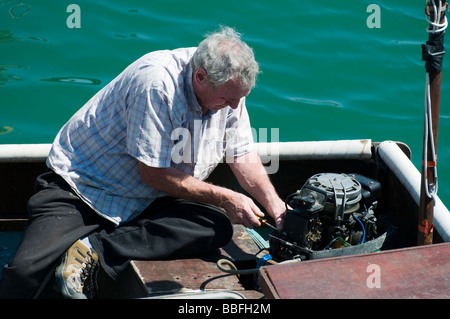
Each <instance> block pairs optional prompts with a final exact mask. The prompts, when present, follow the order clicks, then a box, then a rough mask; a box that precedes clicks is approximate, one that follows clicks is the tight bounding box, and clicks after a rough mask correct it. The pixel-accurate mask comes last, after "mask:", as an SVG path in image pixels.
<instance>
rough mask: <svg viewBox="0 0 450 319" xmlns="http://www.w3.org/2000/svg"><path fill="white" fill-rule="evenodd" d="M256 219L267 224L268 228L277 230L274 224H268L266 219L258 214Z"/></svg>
mask: <svg viewBox="0 0 450 319" xmlns="http://www.w3.org/2000/svg"><path fill="white" fill-rule="evenodd" d="M258 220H259V221H260V222H261V223H263V224H264V225H266V226H269V227H270V228H272V229H274V230H276V231H278V229H277V228H276V227H275V226H273V225H271V224H269V222H268V221H267V219H263V218H261V217H259V216H258Z"/></svg>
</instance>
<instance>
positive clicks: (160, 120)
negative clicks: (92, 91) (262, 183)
mask: <svg viewBox="0 0 450 319" xmlns="http://www.w3.org/2000/svg"><path fill="white" fill-rule="evenodd" d="M195 50H196V48H184V49H177V50H172V51H169V50H165V51H156V52H152V53H148V54H146V55H144V56H143V57H141V58H140V59H138V60H137V61H135V62H134V63H132V64H131V65H130V66H128V67H127V68H126V69H125V70H124V71H123V72H122V73H121V74H120V75H118V76H117V77H116V78H115V79H114V80H113V81H111V82H110V83H109V84H108V85H106V86H105V87H104V88H103V89H102V90H100V91H99V92H98V93H97V94H96V95H94V96H93V97H92V98H91V99H90V100H89V101H88V102H87V103H86V104H85V105H84V106H83V107H82V108H81V109H80V110H78V112H77V113H75V114H74V115H73V116H72V118H71V119H70V120H69V121H68V122H67V123H66V124H65V125H64V126H63V128H62V129H61V130H60V131H59V133H58V135H57V136H56V138H55V141H54V142H53V145H52V148H51V151H50V154H49V157H48V159H47V165H48V167H49V168H51V169H52V170H54V171H55V172H56V173H57V174H59V175H61V176H62V177H63V178H64V179H65V180H66V181H67V183H68V184H69V185H70V186H71V187H72V188H73V189H74V191H75V192H76V193H77V194H78V195H79V196H80V197H81V198H82V199H83V200H84V201H85V202H86V203H87V204H88V205H89V206H91V207H92V208H93V209H94V210H95V211H96V212H97V213H99V214H100V215H102V216H103V217H105V218H107V219H109V220H110V221H112V222H114V223H116V224H120V223H122V222H126V221H129V220H131V219H133V218H134V217H136V216H137V215H139V214H140V213H141V212H142V211H143V210H144V209H145V208H146V207H147V206H148V205H149V204H151V203H152V202H153V201H154V200H155V199H156V198H158V197H161V196H165V195H166V194H164V193H163V192H161V191H158V190H157V189H155V188H153V187H150V186H149V185H148V184H146V183H145V182H144V181H143V180H142V178H141V176H140V171H139V166H138V161H140V162H142V163H144V164H146V165H148V166H151V167H163V168H164V167H165V168H167V167H174V168H177V169H178V170H180V171H182V172H184V173H186V174H189V175H191V176H194V177H195V178H197V179H199V180H204V179H206V178H207V177H208V176H209V174H210V173H211V172H212V171H213V170H214V168H215V167H216V166H217V165H218V163H220V162H222V161H224V159H225V158H230V157H238V156H241V155H244V154H246V153H248V152H249V151H251V150H252V149H253V147H254V146H253V136H252V132H251V127H250V121H249V118H248V113H247V110H246V106H245V98H242V99H241V101H240V103H239V106H238V107H237V108H236V109H234V110H233V109H231V108H230V107H225V108H223V109H221V110H218V111H215V112H211V111H209V112H207V113H204V114H203V113H202V110H201V107H200V105H199V104H198V102H197V99H196V96H195V94H194V89H193V86H192V67H191V64H190V60H191V57H192V55H193V54H194V52H195Z"/></svg>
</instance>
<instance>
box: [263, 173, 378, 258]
mask: <svg viewBox="0 0 450 319" xmlns="http://www.w3.org/2000/svg"><path fill="white" fill-rule="evenodd" d="M380 195H381V184H380V183H379V182H378V181H376V180H373V179H370V178H367V177H364V176H362V175H358V174H348V175H347V174H336V173H321V174H317V175H314V176H312V177H311V178H309V179H308V180H307V181H306V183H305V184H304V185H303V187H302V188H301V189H300V190H298V191H297V192H295V193H293V194H291V195H289V196H288V198H287V199H286V217H285V221H284V226H283V227H284V228H283V231H282V232H281V233H280V232H274V233H272V234H271V235H270V236H269V246H270V253H271V255H272V256H273V258H274V259H278V260H286V259H292V258H300V259H302V260H305V259H314V258H324V257H331V256H333V250H335V249H340V248H343V249H344V248H347V247H353V246H356V245H364V244H365V243H368V242H370V241H371V240H372V239H374V238H377V237H378V236H379V235H378V233H377V219H376V217H375V210H376V207H377V200H378V199H379V197H380ZM370 249H373V245H371V248H370ZM318 251H320V253H319V254H316V253H315V252H318ZM359 251H360V249H359ZM327 252H330V253H329V254H328V253H327ZM349 253H351V252H349ZM342 254H346V253H345V252H344V253H342ZM334 255H335V254H334Z"/></svg>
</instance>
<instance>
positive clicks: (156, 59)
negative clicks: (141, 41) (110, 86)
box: [126, 48, 196, 87]
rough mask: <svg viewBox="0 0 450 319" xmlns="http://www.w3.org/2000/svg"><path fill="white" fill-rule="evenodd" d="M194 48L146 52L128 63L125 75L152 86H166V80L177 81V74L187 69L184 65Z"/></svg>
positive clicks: (189, 58)
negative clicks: (131, 62)
mask: <svg viewBox="0 0 450 319" xmlns="http://www.w3.org/2000/svg"><path fill="white" fill-rule="evenodd" d="M195 50H196V48H181V49H175V50H159V51H153V52H150V53H147V54H145V55H144V56H142V57H141V58H139V59H138V60H136V61H135V62H134V63H133V64H131V65H130V67H129V68H128V70H127V71H128V72H126V73H127V74H126V76H131V77H133V78H134V79H135V81H137V82H141V83H144V82H145V83H147V84H150V83H151V84H152V85H151V86H152V87H159V86H167V85H168V82H174V81H175V82H176V81H178V80H179V76H180V75H182V74H183V73H185V72H186V71H187V69H186V66H187V65H188V64H189V62H190V60H191V58H192V55H193V54H194V52H195ZM174 84H175V85H176V83H174ZM169 86H172V85H169Z"/></svg>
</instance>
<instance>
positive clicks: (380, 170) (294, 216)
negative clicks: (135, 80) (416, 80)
mask: <svg viewBox="0 0 450 319" xmlns="http://www.w3.org/2000/svg"><path fill="white" fill-rule="evenodd" d="M50 147H51V145H50V144H32V145H0V172H1V173H0V174H1V176H2V177H3V180H4V181H9V183H2V185H1V186H0V187H1V191H0V196H1V203H2V206H1V210H0V230H1V232H2V236H4V237H3V238H6V237H5V236H7V234H10V235H11V236H12V238H13V240H14V238H16V239H15V240H19V239H20V235H19V236H17V235H16V234H20V233H21V232H22V231H23V229H24V226H25V223H26V220H27V210H26V206H27V201H28V198H29V197H30V196H31V195H32V194H33V184H34V180H35V178H36V177H37V176H38V175H39V174H40V173H42V172H44V171H45V170H46V169H47V168H46V164H45V160H46V157H47V155H48V152H49V150H50ZM257 149H258V153H259V155H260V157H261V160H262V162H263V163H264V165H265V167H266V170H267V171H268V172H269V173H270V178H271V180H272V183H273V184H274V186H275V188H276V189H277V191H278V193H279V194H280V196H281V197H282V198H287V203H289V205H290V206H287V207H289V211H288V213H289V214H290V215H289V216H291V217H290V219H289V220H287V221H288V224H289V225H285V229H286V232H284V233H283V234H281V233H279V232H277V231H275V230H272V229H271V228H270V227H269V226H265V225H264V224H263V225H262V227H261V228H259V229H254V230H250V229H247V228H244V227H242V226H239V225H235V226H234V227H235V229H234V230H235V231H234V236H233V239H232V241H231V242H230V243H229V244H228V245H227V246H225V247H223V248H221V249H220V250H218V251H217V252H213V253H211V254H209V255H206V256H198V258H190V259H177V260H155V261H148V260H134V261H132V262H130V265H129V267H128V268H127V270H126V271H125V272H124V273H123V274H122V275H121V277H120V278H119V279H118V280H117V281H112V280H110V279H109V278H108V276H106V275H105V274H102V273H100V275H99V297H100V298H232V299H236V298H247V299H261V298H291V297H294V298H295V297H305V296H304V295H303V296H301V295H299V294H298V291H305V289H299V288H298V287H299V283H300V282H303V284H305V282H309V283H310V285H313V286H314V283H315V281H314V280H312V279H311V278H309V280H306V281H305V280H299V281H296V280H295V278H296V277H298V278H301V277H302V276H305V274H311V272H312V271H313V270H314V271H318V270H317V269H328V270H327V271H328V274H329V275H331V277H333V278H341V279H340V280H341V282H339V283H337V285H340V286H337V287H335V288H339V289H338V290H335V289H334V291H339V292H340V294H341V296H343V295H344V294H345V293H346V292H345V291H346V289H344V288H343V287H344V286H351V285H350V283H352V282H355V277H354V275H352V274H345V271H349V270H352V269H355V268H354V267H353V266H348V267H346V266H345V262H348V263H350V264H349V265H353V264H354V263H355V259H356V260H359V259H361V258H362V259H363V260H364V258H369V259H370V258H372V259H371V260H372V261H371V262H370V264H377V265H379V266H380V267H381V271H382V278H383V279H382V283H381V288H376V289H375V290H374V289H369V288H367V287H366V290H367V292H368V293H371V294H372V295H373V294H374V293H376V294H377V295H376V296H383V295H384V296H387V295H385V294H383V293H382V290H383V285H386V284H387V282H385V281H386V280H387V279H386V278H388V277H389V276H394V277H395V274H396V273H398V271H399V270H398V269H396V268H395V267H394V266H392V265H390V264H389V265H390V266H389V268H388V266H385V268H383V267H384V266H383V265H384V264H383V263H384V262H385V263H393V262H397V263H398V264H399V265H403V264H402V262H405V258H406V257H404V254H407V252H409V251H410V250H413V251H414V253H413V256H415V257H414V262H413V263H411V264H410V267H412V265H415V267H412V269H411V271H414V272H416V274H418V273H420V272H418V268H420V267H421V266H422V264H421V262H422V261H421V260H420V258H419V257H420V256H421V255H420V252H422V253H423V252H424V251H425V250H426V249H431V250H433V251H434V254H432V256H431V257H430V256H428V255H429V254H428V255H427V256H428V257H427V258H428V259H426V258H425V259H426V260H425V259H424V261H426V262H427V263H428V264H429V263H433V264H435V265H437V267H438V268H437V271H438V273H437V275H436V276H432V275H430V267H427V268H424V269H423V270H422V271H426V272H427V274H428V277H424V278H430V282H428V283H427V285H428V284H429V285H433V287H434V288H435V289H438V288H436V287H439V286H436V282H437V281H440V282H441V283H442V282H445V281H447V282H448V281H450V270H448V269H449V268H450V267H449V266H450V261H446V260H445V259H443V258H444V257H445V255H443V254H444V253H445V251H448V249H449V246H448V245H447V243H448V242H449V241H450V213H449V211H448V209H447V207H446V206H445V205H444V204H443V203H442V201H441V200H440V199H439V197H438V196H436V197H435V206H434V208H435V209H434V228H433V233H432V235H433V244H432V245H426V246H417V238H418V229H419V227H418V225H419V206H420V186H421V174H420V173H419V171H418V170H417V169H416V168H415V166H414V165H413V163H412V162H411V151H410V149H409V147H408V146H407V145H405V144H404V143H401V142H393V141H383V142H373V141H371V140H370V139H361V140H335V141H310V142H278V143H275V142H273V143H258V144H257ZM208 181H209V182H211V183H214V184H217V185H222V186H225V187H229V188H231V189H234V190H236V191H240V192H244V190H242V189H241V188H240V186H239V184H238V183H237V181H236V180H235V178H234V177H233V174H232V173H231V172H230V169H229V167H228V165H227V164H226V163H221V164H219V166H218V167H217V168H216V169H215V171H214V172H213V173H212V174H211V176H210V177H209V178H208ZM330 183H331V184H330ZM330 185H331V186H330ZM305 190H306V191H307V192H306V193H304V191H305ZM314 191H316V192H317V194H313V196H311V192H312V193H314ZM344 193H346V194H344ZM321 194H323V195H324V197H322V198H320V195H321ZM311 198H314V201H313V202H312V203H310V202H308V199H311ZM296 203H297V204H298V207H295V205H296ZM333 203H334V204H333ZM339 203H340V205H336V204H339ZM330 205H331V206H332V207H331V208H330V207H327V206H330ZM313 210H314V211H313ZM311 211H313V212H312V213H310V212H311ZM305 216H307V217H308V218H306V219H305ZM361 222H363V224H364V226H362V223H361ZM360 223H361V224H360ZM267 224H268V225H271V224H273V221H271V220H270V219H268V221H267ZM285 224H286V223H285ZM361 226H362V227H361ZM330 229H331V230H330ZM363 229H364V230H365V233H363V232H362V230H363ZM337 235H339V236H337ZM363 236H365V241H363V238H362V237H363ZM336 237H339V239H338V240H336ZM5 243H6V241H5ZM3 245H5V244H3ZM12 245H13V246H14V243H12ZM424 247H427V248H426V249H425V250H424ZM267 256H270V257H271V258H269V259H268V258H267ZM368 256H370V257H368ZM386 256H388V257H386ZM385 258H387V259H386V261H384V260H385ZM408 258H411V257H410V255H408ZM446 259H448V258H446ZM224 261H225V262H224ZM293 261H296V262H293ZM327 262H328V263H339V266H336V265H334V266H333V267H335V269H334V270H333V271H330V270H329V269H330V268H329V267H330V265H329V264H326V263H327ZM320 265H322V268H321V267H319V266H320ZM364 265H365V266H364V271H363V272H362V273H361V276H362V278H360V281H362V283H363V285H364V286H366V279H367V277H368V276H369V275H370V273H367V272H366V268H367V264H365V263H364ZM386 265H387V264H386ZM286 267H287V270H286V269H285V268H286ZM296 267H302V269H301V271H298V270H296ZM317 267H319V268H317ZM324 267H325V268H324ZM228 269H230V270H228ZM277 269H280V270H281V271H278V270H277ZM340 271H344V273H343V275H342V276H341V275H339V272H340ZM276 274H285V275H286V274H288V276H289V282H291V283H295V287H296V289H295V291H296V292H292V291H290V292H285V293H284V295H283V293H282V292H281V290H280V288H279V287H278V286H277V285H278V284H277V280H278V281H280V280H281V282H283V280H285V279H286V278H284V277H283V278H281V279H280V278H276V276H277V275H276ZM302 274H303V275H302ZM301 275H302V276H301ZM347 275H348V276H349V277H348V278H346V277H345V276H347ZM336 276H337V277H336ZM352 276H353V277H352ZM313 277H314V276H313ZM319 278H321V280H328V281H329V282H332V281H330V280H331V279H330V278H327V277H326V276H324V274H321V276H317V277H316V278H315V279H316V280H317V279H319ZM389 280H390V282H391V281H395V280H397V281H398V280H405V278H404V277H403V278H400V277H399V278H397V279H395V278H394V279H389ZM424 282H427V280H422V281H421V284H416V286H417V289H418V290H422V289H423V287H422V285H423V283H424ZM316 283H317V282H316ZM391 284H392V283H391ZM391 284H390V285H389V286H390V287H391ZM399 285H400V284H399V283H397V286H396V289H397V291H398V290H399V287H400V286H399ZM282 286H283V287H285V288H286V287H289V285H288V284H286V282H283V284H282ZM300 286H301V285H300ZM410 286H411V283H409V282H408V292H409V293H411V292H412V291H414V289H411V287H410ZM413 286H414V285H413ZM446 287H449V286H448V285H447V286H446ZM316 288H317V285H316ZM286 289H287V288H286ZM308 289H309V293H310V295H309V297H311V296H312V295H311V293H313V291H314V287H308ZM386 289H388V288H386ZM389 289H391V288H389ZM438 290H439V289H438ZM352 291H358V293H359V294H360V295H359V296H362V297H364V295H363V294H361V291H360V290H355V289H352ZM385 293H388V294H390V296H392V295H393V291H391V290H389V291H388V292H385ZM402 293H405V291H403V292H402ZM416 293H417V292H415V294H416ZM348 294H349V295H348V297H350V298H351V297H352V295H351V294H350V292H349V293H348ZM324 296H326V295H325V294H323V293H318V294H317V297H324ZM394 296H395V295H394ZM434 296H435V295H434ZM438 296H441V297H442V296H444V297H450V289H448V288H445V289H441V290H439V291H438ZM44 297H45V295H44ZM372 297H373V296H372ZM400 297H405V295H400ZM406 297H409V296H408V295H406ZM419 297H420V295H419Z"/></svg>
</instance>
